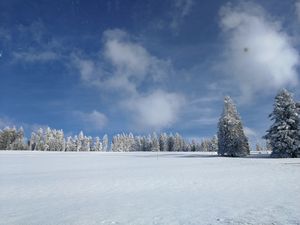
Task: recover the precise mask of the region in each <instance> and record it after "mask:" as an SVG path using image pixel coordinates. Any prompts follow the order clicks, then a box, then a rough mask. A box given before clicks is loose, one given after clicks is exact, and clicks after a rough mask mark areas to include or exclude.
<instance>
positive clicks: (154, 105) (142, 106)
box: [72, 29, 184, 130]
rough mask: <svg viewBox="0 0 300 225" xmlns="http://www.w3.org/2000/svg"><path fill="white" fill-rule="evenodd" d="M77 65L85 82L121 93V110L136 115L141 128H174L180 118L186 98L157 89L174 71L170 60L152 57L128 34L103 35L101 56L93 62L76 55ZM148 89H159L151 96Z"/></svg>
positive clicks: (73, 57) (74, 61) (136, 121)
mask: <svg viewBox="0 0 300 225" xmlns="http://www.w3.org/2000/svg"><path fill="white" fill-rule="evenodd" d="M72 61H73V66H75V68H77V70H78V71H79V73H80V76H81V79H82V81H84V82H85V83H86V84H89V85H94V86H96V87H98V88H100V89H101V90H106V91H113V92H119V93H120V94H121V96H120V99H118V100H116V101H117V102H118V103H119V104H118V106H120V107H121V109H120V110H124V111H126V113H129V115H132V119H133V121H134V123H135V124H136V125H137V126H136V127H138V129H149V128H150V129H156V130H158V129H161V128H165V127H169V126H171V125H172V124H173V123H174V122H175V121H176V120H177V119H178V116H179V113H180V111H181V106H182V105H183V104H184V97H183V96H182V95H181V94H176V93H170V92H167V91H164V90H157V86H158V85H159V84H161V82H162V81H163V80H164V78H165V77H167V76H168V75H170V74H171V73H172V72H173V68H172V64H171V62H170V61H169V60H163V59H159V58H157V57H156V56H153V55H151V54H150V53H149V52H148V51H147V50H146V48H144V47H143V46H142V44H140V43H138V42H136V41H133V37H131V36H130V35H129V34H128V33H127V32H125V31H123V30H119V29H114V30H107V31H105V32H104V34H103V52H102V54H101V57H99V58H96V59H91V58H87V57H84V56H82V54H79V53H75V54H73V56H72ZM142 85H145V86H146V87H147V89H148V90H149V89H151V88H152V87H153V86H156V91H153V92H151V93H150V94H149V93H148V92H147V91H146V90H145V89H144V88H141V87H144V86H142Z"/></svg>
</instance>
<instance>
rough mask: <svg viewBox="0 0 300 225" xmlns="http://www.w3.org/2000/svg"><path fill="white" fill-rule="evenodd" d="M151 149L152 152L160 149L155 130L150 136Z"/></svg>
mask: <svg viewBox="0 0 300 225" xmlns="http://www.w3.org/2000/svg"><path fill="white" fill-rule="evenodd" d="M151 151H152V152H159V151H160V146H159V140H158V137H157V134H156V133H155V132H154V133H153V134H152V136H151Z"/></svg>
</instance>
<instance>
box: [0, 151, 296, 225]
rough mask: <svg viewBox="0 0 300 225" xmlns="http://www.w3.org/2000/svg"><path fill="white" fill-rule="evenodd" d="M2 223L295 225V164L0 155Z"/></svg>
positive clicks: (194, 157) (194, 156) (178, 156)
mask: <svg viewBox="0 0 300 225" xmlns="http://www.w3.org/2000/svg"><path fill="white" fill-rule="evenodd" d="M0 224H1V225H12V224H14V225H50V224H51V225H58V224H59V225H71V224H72V225H73V224H78V225H94V224H95V225H96V224H97V225H101V224H104V225H105V224H126V225H134V224H135V225H151V224H166V225H176V224H178V225H183V224H195V225H196V224H197V225H202V224H204V225H205V224H255V225H262V224H266V225H272V224H284V225H286V224H300V159H269V158H219V157H216V156H214V155H211V154H208V153H206V154H205V153H170V154H168V153H160V154H159V156H158V158H157V156H156V153H70V152H68V153H61V152H58V153H56V152H20V151H19V152H12V151H1V152H0Z"/></svg>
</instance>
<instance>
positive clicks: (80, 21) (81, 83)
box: [0, 0, 300, 140]
mask: <svg viewBox="0 0 300 225" xmlns="http://www.w3.org/2000/svg"><path fill="white" fill-rule="evenodd" d="M299 27H300V1H297V0H285V1H281V0H268V1H263V2H261V1H231V2H228V1H221V0H216V1H196V0H166V1H163V2H162V1H153V0H144V1H133V0H131V1H120V0H108V1H83V0H73V1H69V0H60V1H56V0H52V1H50V0H49V1H37V0H36V1H34V0H31V1H29V0H28V1H26V0H2V1H1V2H0V104H1V110H0V126H1V127H3V126H6V125H12V124H15V125H17V126H23V127H25V129H26V131H27V132H28V133H29V131H30V130H32V129H36V128H37V127H39V126H50V127H53V128H57V129H63V130H64V131H65V132H66V133H67V134H75V133H77V132H79V131H80V130H83V131H85V132H86V133H87V134H90V135H100V136H101V135H103V134H104V133H108V134H109V135H112V134H115V133H119V132H130V131H132V132H134V133H149V132H152V131H158V132H160V131H167V132H180V133H181V134H183V135H184V136H185V137H186V138H201V137H209V136H212V135H214V134H215V133H216V130H217V120H218V117H219V115H220V114H221V111H222V104H223V96H224V95H231V96H232V97H233V99H234V100H235V101H236V103H237V106H238V110H239V112H240V114H241V117H242V119H243V122H244V126H245V127H246V133H247V135H248V136H249V138H250V139H252V140H255V139H260V137H261V136H262V135H263V134H264V131H265V130H266V129H267V128H268V126H269V125H270V121H269V120H268V117H267V116H268V114H269V113H270V112H271V110H272V104H273V99H274V96H275V94H276V93H277V92H278V90H279V89H280V88H283V87H284V88H288V89H289V90H290V91H292V92H294V93H295V98H296V99H299V97H300V96H299V95H300V93H299V82H298V79H299V63H300V62H299V52H300V42H299V41H300V39H299V33H300V28H299Z"/></svg>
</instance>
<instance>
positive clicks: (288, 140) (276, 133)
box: [264, 89, 300, 158]
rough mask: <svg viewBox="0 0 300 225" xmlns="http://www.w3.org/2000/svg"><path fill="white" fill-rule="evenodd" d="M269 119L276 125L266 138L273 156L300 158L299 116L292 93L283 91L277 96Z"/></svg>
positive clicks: (271, 128)
mask: <svg viewBox="0 0 300 225" xmlns="http://www.w3.org/2000/svg"><path fill="white" fill-rule="evenodd" d="M269 117H270V118H271V120H272V121H274V123H273V124H272V125H271V127H270V128H269V130H267V134H266V135H265V136H264V138H265V139H267V140H268V141H269V143H270V146H271V148H272V154H271V156H272V157H279V158H286V157H297V156H298V157H299V155H298V152H299V144H300V142H299V114H298V108H297V105H296V103H295V101H294V100H293V96H292V94H291V93H289V92H288V91H287V90H285V89H283V90H281V91H280V92H279V93H278V94H277V96H276V97H275V103H274V109H273V112H272V113H271V114H270V115H269Z"/></svg>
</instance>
